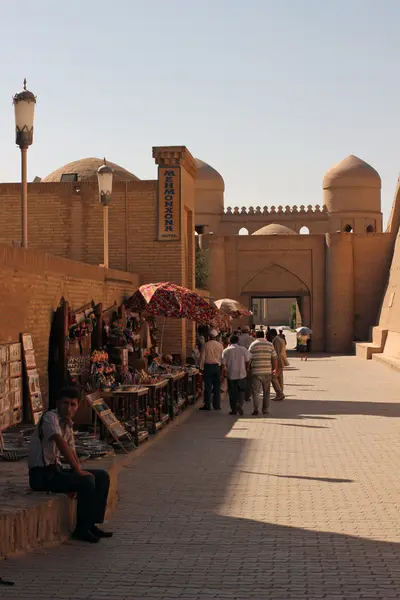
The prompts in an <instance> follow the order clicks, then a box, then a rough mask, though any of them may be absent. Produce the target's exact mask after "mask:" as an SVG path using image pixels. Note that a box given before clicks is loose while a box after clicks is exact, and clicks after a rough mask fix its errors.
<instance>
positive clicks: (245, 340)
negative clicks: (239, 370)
mask: <svg viewBox="0 0 400 600" xmlns="http://www.w3.org/2000/svg"><path fill="white" fill-rule="evenodd" d="M253 342H254V338H253V336H252V335H250V327H248V326H247V325H246V326H245V327H243V329H242V335H241V336H240V337H239V346H243V347H244V348H246V350H248V349H249V348H250V346H251V344H252V343H253ZM251 394H252V387H251V375H250V373H248V374H247V383H246V402H250V400H251Z"/></svg>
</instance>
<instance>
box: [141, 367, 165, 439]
mask: <svg viewBox="0 0 400 600" xmlns="http://www.w3.org/2000/svg"><path fill="white" fill-rule="evenodd" d="M146 387H147V388H149V399H148V407H149V421H148V430H149V433H152V434H155V433H157V431H158V430H159V429H160V428H161V427H163V426H164V425H165V424H166V423H168V421H169V418H170V417H169V407H168V405H169V393H168V379H164V380H162V381H158V382H157V383H146Z"/></svg>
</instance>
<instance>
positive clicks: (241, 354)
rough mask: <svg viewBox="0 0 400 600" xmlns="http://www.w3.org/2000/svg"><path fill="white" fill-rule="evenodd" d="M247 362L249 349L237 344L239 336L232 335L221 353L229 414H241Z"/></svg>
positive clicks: (244, 393) (248, 360)
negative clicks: (225, 376) (226, 382)
mask: <svg viewBox="0 0 400 600" xmlns="http://www.w3.org/2000/svg"><path fill="white" fill-rule="evenodd" d="M249 363H250V353H249V351H248V350H247V348H245V347H244V346H239V336H237V335H233V336H232V337H231V339H230V344H229V346H228V347H227V348H225V350H224V351H223V353H222V364H223V365H224V368H225V371H226V375H227V379H228V393H229V403H230V406H231V412H230V413H229V414H230V415H237V414H239V415H243V402H244V399H245V396H246V383H247V371H248V367H249Z"/></svg>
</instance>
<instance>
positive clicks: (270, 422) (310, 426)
mask: <svg viewBox="0 0 400 600" xmlns="http://www.w3.org/2000/svg"><path fill="white" fill-rule="evenodd" d="M278 418H279V417H278ZM265 423H267V424H268V425H282V427H306V428H307V429H329V427H325V426H324V425H298V424H297V423H278V422H277V421H274V420H271V419H268V421H265Z"/></svg>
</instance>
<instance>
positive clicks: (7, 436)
mask: <svg viewBox="0 0 400 600" xmlns="http://www.w3.org/2000/svg"><path fill="white" fill-rule="evenodd" d="M43 410H44V408H43V400H42V394H41V389H40V382H39V373H38V370H37V367H36V358H35V351H34V347H33V341H32V336H31V335H30V334H21V343H19V342H17V343H12V344H7V345H2V346H0V457H1V458H2V459H4V460H8V461H16V460H20V459H22V458H25V457H26V456H28V449H29V445H28V438H29V436H30V434H31V433H32V431H33V424H36V423H37V422H38V421H39V419H40V417H41V415H42V414H43ZM6 429H7V432H6V433H4V435H3V434H2V431H4V430H6Z"/></svg>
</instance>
